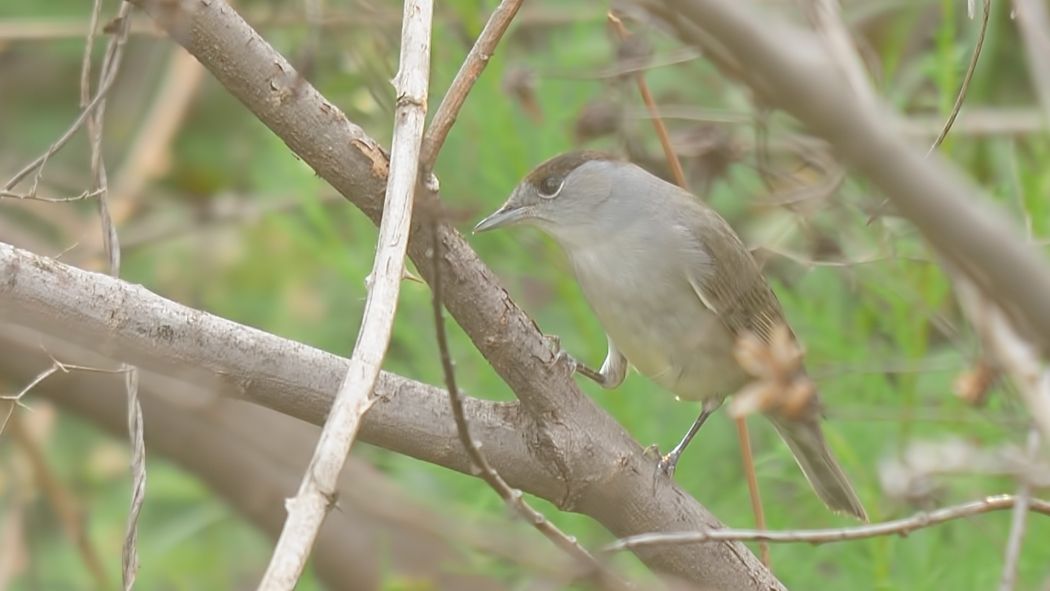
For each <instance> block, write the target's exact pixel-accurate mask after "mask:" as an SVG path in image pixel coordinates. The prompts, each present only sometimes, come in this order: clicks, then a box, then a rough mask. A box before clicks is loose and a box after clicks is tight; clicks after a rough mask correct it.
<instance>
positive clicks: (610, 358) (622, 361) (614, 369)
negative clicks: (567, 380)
mask: <svg viewBox="0 0 1050 591" xmlns="http://www.w3.org/2000/svg"><path fill="white" fill-rule="evenodd" d="M546 338H547V340H548V341H550V342H551V343H552V344H553V345H554V347H555V348H556V349H557V350H558V352H557V353H556V354H555V358H554V362H555V363H558V362H560V361H565V362H567V363H568V364H569V367H570V368H572V372H573V373H578V374H580V375H582V376H584V377H587V378H589V379H591V380H593V381H594V382H595V383H596V384H598V385H599V386H601V387H602V388H605V389H610V388H615V387H617V386H619V385H620V384H622V383H623V380H624V378H625V377H627V358H626V357H624V356H623V354H622V353H620V351H619V350H618V349H617V348H616V346H615V345H613V342H612V339H609V352H608V354H607V355H606V356H605V362H604V363H602V368H601V369H600V370H597V371H596V370H594V369H591V368H590V367H588V366H587V365H584V364H583V363H580V362H579V361H577V360H576V358H575V357H573V356H572V355H570V354H569V353H568V352H567V351H566V350H565V349H562V347H561V339H560V338H558V337H557V336H556V335H546Z"/></svg>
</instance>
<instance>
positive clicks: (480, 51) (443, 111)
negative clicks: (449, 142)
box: [420, 0, 523, 173]
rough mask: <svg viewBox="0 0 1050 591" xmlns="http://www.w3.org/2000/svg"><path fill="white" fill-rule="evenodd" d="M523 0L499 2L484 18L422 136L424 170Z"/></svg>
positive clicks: (432, 161) (431, 161) (450, 128)
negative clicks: (487, 18) (479, 31)
mask: <svg viewBox="0 0 1050 591" xmlns="http://www.w3.org/2000/svg"><path fill="white" fill-rule="evenodd" d="M522 1H523V0H503V1H502V2H500V3H499V6H497V7H496V10H494V11H492V15H491V16H489V20H488V21H486V22H485V28H484V29H482V30H481V35H478V40H477V41H475V42H474V46H473V47H471V48H470V53H468V54H467V59H465V60H463V65H462V66H460V68H459V72H456V78H455V79H454V80H453V81H452V84H451V85H450V86H449V87H448V92H446V93H445V97H444V98H442V99H441V104H440V105H438V108H437V111H435V112H434V119H433V120H432V121H431V122H430V127H428V128H427V134H426V137H425V138H424V139H423V150H422V154H421V155H420V160H421V165H422V168H423V171H424V173H426V172H427V171H429V170H430V169H431V168H433V167H434V163H435V162H437V157H438V154H439V153H440V152H441V147H442V146H443V145H445V138H447V137H448V132H449V131H451V130H452V126H453V125H454V124H455V123H456V115H458V114H459V110H460V108H462V107H463V103H464V102H465V101H466V100H467V95H468V94H470V89H471V88H473V87H474V83H475V82H477V80H478V77H479V76H481V72H482V71H484V69H485V66H487V65H488V64H489V60H490V59H492V54H493V53H494V52H495V51H496V46H497V45H498V44H499V42H500V39H502V38H503V34H504V33H506V32H507V27H509V26H510V23H511V21H512V20H514V15H516V14H518V9H519V8H521V3H522Z"/></svg>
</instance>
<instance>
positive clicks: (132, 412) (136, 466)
mask: <svg viewBox="0 0 1050 591" xmlns="http://www.w3.org/2000/svg"><path fill="white" fill-rule="evenodd" d="M100 7H101V2H100V1H99V0H96V2H95V5H94V8H93V14H92V24H93V25H97V21H98V14H95V13H97V12H98V11H99V10H100ZM130 13H131V3H130V2H121V5H120V9H119V10H118V11H117V16H116V17H115V19H114V23H115V24H116V31H115V33H114V34H113V36H112V37H111V38H110V40H109V43H108V44H107V46H106V53H105V55H104V57H103V59H102V67H101V68H100V70H99V93H98V95H96V97H99V96H101V97H103V98H101V99H100V100H97V101H93V100H89V97H90V96H91V89H90V81H91V51H92V47H93V44H94V34H95V28H94V26H92V28H91V30H89V31H88V34H87V39H86V41H85V47H84V53H85V55H84V59H83V62H82V64H81V74H80V83H81V86H80V104H81V107H82V109H83V111H82V112H84V113H88V105H89V104H92V103H94V104H95V108H94V110H92V111H91V112H90V113H89V114H88V116H87V118H86V121H85V123H86V124H87V133H88V143H89V145H90V148H91V189H92V191H97V192H98V211H99V218H100V221H101V225H102V237H103V245H104V246H105V251H106V258H107V260H108V263H109V264H108V267H109V274H110V275H111V276H113V277H120V240H119V238H118V236H117V228H116V224H114V223H113V218H112V217H111V216H110V215H109V203H108V180H107V176H106V165H105V162H104V160H103V157H102V128H103V119H104V117H105V113H106V101H105V98H104V97H105V95H104V94H103V92H102V89H103V88H104V87H106V85H107V82H108V83H110V84H111V83H112V81H113V80H115V79H116V76H117V73H118V72H119V71H120V63H121V61H122V59H123V57H124V46H125V43H126V41H127V39H128V31H129V29H130V18H129V15H130ZM45 161H46V158H45ZM42 174H43V162H41V165H40V168H39V169H38V170H37V174H36V177H35V178H34V181H33V189H32V190H31V194H35V192H36V188H37V184H38V183H39V180H40V177H41V175H42ZM123 369H124V370H126V373H125V375H124V387H125V390H126V393H127V398H128V438H129V440H130V446H131V462H130V469H131V480H132V483H131V503H130V508H129V511H128V520H127V526H126V529H125V533H124V544H123V548H122V552H121V566H122V571H121V578H122V581H123V586H124V589H125V591H128V590H130V589H131V588H132V587H133V586H134V584H135V576H136V574H137V572H138V566H139V565H138V549H137V542H138V521H139V515H140V514H141V512H142V505H143V503H144V502H145V495H146V446H145V440H144V438H143V427H142V407H141V406H140V405H139V399H138V372H137V370H136V369H135V368H133V367H131V366H128V365H124V366H123Z"/></svg>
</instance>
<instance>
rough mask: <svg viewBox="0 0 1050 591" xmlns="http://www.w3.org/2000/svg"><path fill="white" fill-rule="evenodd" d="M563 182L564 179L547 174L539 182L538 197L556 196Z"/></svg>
mask: <svg viewBox="0 0 1050 591" xmlns="http://www.w3.org/2000/svg"><path fill="white" fill-rule="evenodd" d="M564 184H565V181H563V180H562V179H560V178H558V177H555V176H549V177H547V178H545V179H543V180H542V181H541V182H540V197H545V198H547V199H553V198H554V197H557V196H558V193H559V192H560V191H561V188H562V186H563V185H564Z"/></svg>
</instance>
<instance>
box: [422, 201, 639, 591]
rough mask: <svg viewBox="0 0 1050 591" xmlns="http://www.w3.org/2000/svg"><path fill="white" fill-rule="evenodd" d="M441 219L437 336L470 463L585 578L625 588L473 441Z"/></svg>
mask: <svg viewBox="0 0 1050 591" xmlns="http://www.w3.org/2000/svg"><path fill="white" fill-rule="evenodd" d="M439 218H440V216H437V215H435V216H434V224H433V227H432V230H431V236H433V242H432V244H433V246H432V247H431V249H432V250H431V251H432V252H433V255H434V259H433V260H434V265H433V269H434V270H433V278H432V280H431V290H432V292H433V299H432V303H433V310H434V328H435V331H434V332H435V335H436V337H437V343H438V350H439V351H440V353H441V368H442V370H443V371H444V374H445V386H446V388H448V400H449V403H450V404H451V406H452V416H453V418H454V419H455V422H456V433H457V435H458V436H459V440H460V442H461V443H462V444H463V449H465V450H466V452H467V455H468V456H469V457H470V461H471V463H472V464H473V465H474V467H475V469H476V470H477V475H478V477H479V478H481V479H482V480H484V481H485V482H486V483H487V484H488V485H489V486H490V487H491V488H492V490H494V491H496V494H498V495H499V496H500V498H501V499H503V501H504V502H505V503H507V506H509V507H510V508H511V509H513V510H514V512H515V513H517V514H518V515H519V516H521V517H522V518H523V519H524V520H525V521H526V522H528V523H530V524H532V526H533V527H535V528H536V529H537V530H538V531H539V532H540V533H541V534H543V536H544V537H546V538H547V539H548V540H550V541H551V542H552V543H553V544H554V545H555V546H557V547H558V548H560V549H561V550H563V551H565V553H566V554H568V555H569V556H571V557H572V558H573V559H575V560H576V561H577V562H578V563H579V564H580V565H582V566H583V568H584V569H585V571H584V573H583V575H584V577H586V578H597V579H598V581H599V582H601V584H602V586H603V587H615V588H622V587H624V585H623V584H622V583H621V582H619V581H618V579H617V578H616V577H615V576H613V575H612V574H611V573H609V572H608V569H606V568H605V567H604V566H603V565H602V563H601V562H599V561H598V559H597V558H595V557H594V555H593V554H591V553H590V552H589V551H588V550H587V549H586V548H584V547H583V546H581V545H580V543H579V542H577V541H576V539H575V538H573V537H569V536H568V535H566V534H565V533H564V532H562V531H561V530H560V529H558V526H556V525H554V524H553V523H551V522H550V521H548V520H547V518H546V517H544V515H543V514H542V513H540V512H539V511H537V510H535V509H533V508H532V506H531V505H529V504H528V503H527V502H526V501H525V498H524V496H523V495H522V492H521V491H520V490H517V489H514V488H511V487H510V485H508V484H507V482H506V481H505V480H503V477H502V476H500V475H499V473H498V472H496V470H495V469H494V468H493V467H492V465H491V464H489V462H488V460H487V459H486V458H485V454H483V453H482V451H481V448H480V447H479V446H478V443H477V442H476V441H474V438H473V437H471V435H470V425H469V424H468V422H467V417H466V413H465V412H464V410H463V400H462V398H461V397H460V393H459V388H458V387H457V385H456V373H455V368H454V367H453V365H452V356H451V354H450V353H449V347H448V337H447V336H446V334H445V317H444V314H443V307H444V304H443V303H442V288H441V267H442V262H441V261H442V258H443V256H444V252H443V248H444V245H443V243H442V241H441V235H442V232H441V231H440V225H439V222H438V219H439Z"/></svg>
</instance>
